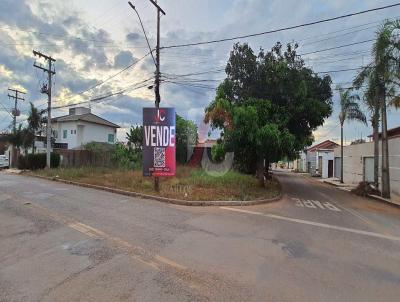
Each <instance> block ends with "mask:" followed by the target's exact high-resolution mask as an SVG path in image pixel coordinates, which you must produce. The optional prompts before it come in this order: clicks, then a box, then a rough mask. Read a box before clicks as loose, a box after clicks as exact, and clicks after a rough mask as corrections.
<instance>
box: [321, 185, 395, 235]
mask: <svg viewBox="0 0 400 302" xmlns="http://www.w3.org/2000/svg"><path fill="white" fill-rule="evenodd" d="M320 194H321V195H322V196H324V197H325V198H327V199H329V200H330V201H331V202H332V203H334V204H335V205H336V206H337V207H339V208H341V209H343V210H344V211H346V212H348V213H350V214H351V215H353V216H355V217H357V218H358V219H360V220H362V221H363V222H365V223H366V224H368V225H369V226H370V227H372V228H373V229H378V230H379V231H380V232H381V233H383V234H385V235H388V236H390V234H389V233H388V232H387V231H386V229H384V228H382V227H381V226H380V225H379V224H377V223H375V222H373V221H370V220H369V219H368V218H367V217H365V216H364V215H361V213H358V212H357V211H355V210H352V209H349V208H346V207H344V206H342V205H340V204H338V203H337V202H335V201H334V200H333V199H332V198H331V197H330V196H328V195H327V194H325V193H322V192H320Z"/></svg>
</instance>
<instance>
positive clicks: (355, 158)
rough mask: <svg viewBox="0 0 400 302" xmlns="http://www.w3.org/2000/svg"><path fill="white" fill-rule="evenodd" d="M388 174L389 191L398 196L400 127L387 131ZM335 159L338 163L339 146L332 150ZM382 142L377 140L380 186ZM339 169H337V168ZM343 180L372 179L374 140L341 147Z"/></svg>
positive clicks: (347, 181)
mask: <svg viewBox="0 0 400 302" xmlns="http://www.w3.org/2000/svg"><path fill="white" fill-rule="evenodd" d="M388 144H389V174H390V189H391V193H392V194H395V195H398V196H400V127H399V128H395V129H391V130H389V131H388ZM334 155H335V161H336V160H337V161H338V162H339V163H340V160H341V157H340V147H339V148H336V149H335V151H334ZM381 164H382V144H381V141H379V170H378V180H379V187H380V188H381V175H382V171H381ZM337 169H339V170H337ZM336 175H340V167H339V168H337V167H336V164H335V176H336ZM343 181H344V182H345V183H350V184H358V183H360V182H361V181H367V182H371V183H372V182H373V181H374V142H367V143H362V144H356V145H349V146H345V147H344V148H343Z"/></svg>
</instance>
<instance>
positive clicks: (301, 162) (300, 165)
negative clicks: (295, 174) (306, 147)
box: [297, 152, 307, 172]
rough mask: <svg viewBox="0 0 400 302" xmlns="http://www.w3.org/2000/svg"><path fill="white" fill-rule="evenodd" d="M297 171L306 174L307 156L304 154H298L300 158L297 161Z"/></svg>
mask: <svg viewBox="0 0 400 302" xmlns="http://www.w3.org/2000/svg"><path fill="white" fill-rule="evenodd" d="M297 169H298V171H299V172H307V155H306V153H305V152H301V153H300V158H299V159H298V160H297Z"/></svg>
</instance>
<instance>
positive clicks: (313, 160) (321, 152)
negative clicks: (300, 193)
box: [306, 140, 339, 178]
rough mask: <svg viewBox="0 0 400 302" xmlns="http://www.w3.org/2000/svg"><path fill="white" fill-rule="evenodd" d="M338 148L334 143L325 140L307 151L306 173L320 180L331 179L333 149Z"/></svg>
mask: <svg viewBox="0 0 400 302" xmlns="http://www.w3.org/2000/svg"><path fill="white" fill-rule="evenodd" d="M338 146H339V145H338V144H336V143H335V142H333V141H331V140H326V141H323V142H322V143H319V144H317V145H315V146H312V147H311V148H309V149H307V151H306V154H307V155H306V160H307V172H308V173H310V174H311V175H313V176H320V177H322V178H330V177H333V171H334V160H335V159H334V149H335V148H336V147H338Z"/></svg>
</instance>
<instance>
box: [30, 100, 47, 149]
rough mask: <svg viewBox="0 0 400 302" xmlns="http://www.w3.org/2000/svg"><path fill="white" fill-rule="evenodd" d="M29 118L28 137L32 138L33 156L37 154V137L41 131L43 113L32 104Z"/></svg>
mask: <svg viewBox="0 0 400 302" xmlns="http://www.w3.org/2000/svg"><path fill="white" fill-rule="evenodd" d="M30 104H31V108H30V111H29V116H28V128H27V129H28V131H27V132H29V133H27V135H29V136H31V137H32V154H33V153H35V135H36V132H37V131H38V130H41V128H42V123H43V118H42V113H43V112H42V111H39V110H38V109H37V108H36V107H35V106H34V105H33V104H32V102H31V103H30Z"/></svg>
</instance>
